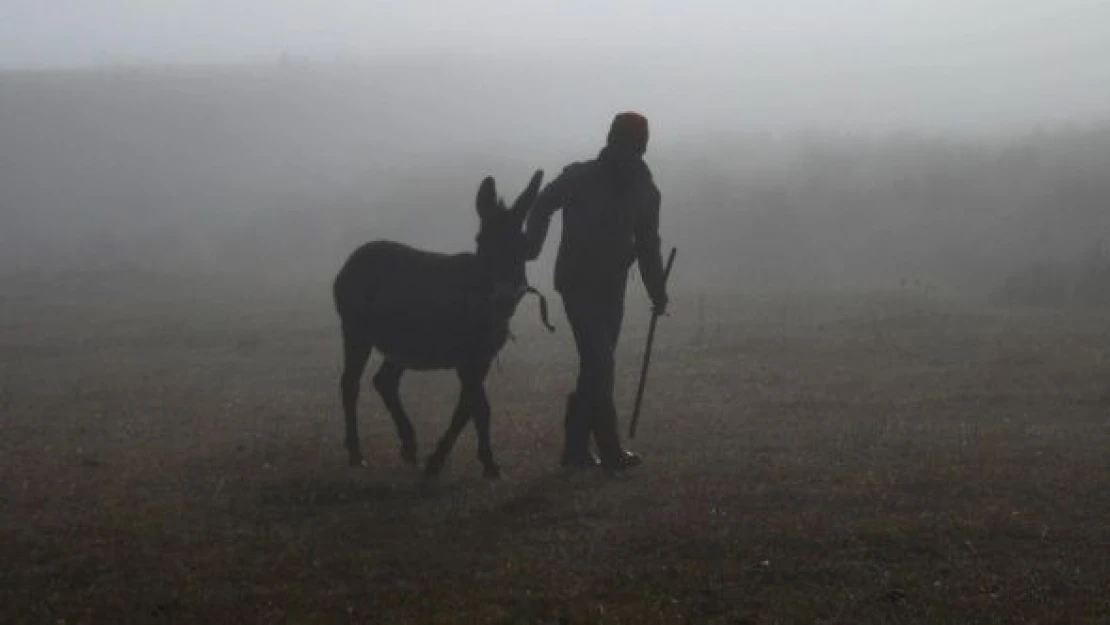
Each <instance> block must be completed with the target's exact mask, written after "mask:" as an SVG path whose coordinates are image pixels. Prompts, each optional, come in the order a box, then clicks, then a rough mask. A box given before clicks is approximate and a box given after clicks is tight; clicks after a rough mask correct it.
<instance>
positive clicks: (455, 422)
mask: <svg viewBox="0 0 1110 625" xmlns="http://www.w3.org/2000/svg"><path fill="white" fill-rule="evenodd" d="M469 420H470V406H469V405H468V402H467V395H466V391H465V389H464V390H463V392H462V393H460V394H459V403H458V404H456V405H455V412H454V414H452V415H451V425H449V426H447V431H446V432H444V433H443V436H442V437H440V439H439V443H437V444H436V449H435V451H433V452H432V454H431V455H430V456H428V464H427V465H425V466H424V475H427V476H428V477H434V476H436V475H439V472H440V471H442V470H443V463H444V462H445V461H446V460H447V454H449V453H451V448H452V447H454V446H455V440H456V439H457V438H458V437H459V432H462V429H463V427H464V426H465V425H466V422H467V421H469Z"/></svg>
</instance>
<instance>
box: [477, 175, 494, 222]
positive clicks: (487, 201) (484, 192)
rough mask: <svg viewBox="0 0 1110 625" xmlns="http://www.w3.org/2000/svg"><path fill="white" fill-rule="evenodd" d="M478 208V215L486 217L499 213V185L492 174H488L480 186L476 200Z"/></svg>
mask: <svg viewBox="0 0 1110 625" xmlns="http://www.w3.org/2000/svg"><path fill="white" fill-rule="evenodd" d="M475 204H476V206H477V208H478V217H480V218H482V219H485V218H487V217H490V216H492V215H494V214H496V213H497V211H498V210H499V209H498V206H497V187H496V185H494V183H493V177H492V176H486V177H485V179H483V180H482V184H481V185H479V186H478V197H477V199H476V201H475Z"/></svg>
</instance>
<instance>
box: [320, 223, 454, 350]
mask: <svg viewBox="0 0 1110 625" xmlns="http://www.w3.org/2000/svg"><path fill="white" fill-rule="evenodd" d="M474 267H475V256H474V254H469V253H462V254H444V253H439V252H431V251H427V250H420V249H416V248H413V247H411V246H409V245H405V244H403V243H398V242H395V241H371V242H369V243H366V244H364V245H362V246H360V247H359V248H357V249H356V250H355V251H354V252H352V253H351V255H350V256H349V257H348V258H347V261H346V262H345V263H344V264H343V267H342V268H341V269H340V270H339V273H338V275H337V276H336V278H335V283H334V288H333V294H334V297H335V306H336V310H337V311H338V313H339V317H340V319H341V321H342V323H343V326H344V332H345V333H348V332H349V333H352V334H357V335H358V336H359V337H360V338H361V339H362V341H365V342H367V343H369V344H371V345H373V346H375V347H377V348H378V349H379V350H380V351H382V352H383V354H384V355H386V356H388V357H390V358H391V359H393V360H394V361H396V362H397V363H398V364H400V365H403V366H404V367H405V368H406V369H416V370H421V369H448V368H454V367H456V366H458V365H459V364H460V362H459V361H460V360H461V359H462V358H464V357H465V355H466V354H465V350H466V348H467V345H466V343H467V339H468V338H469V335H470V334H472V328H469V327H467V325H468V324H467V321H468V317H469V316H468V314H467V312H468V311H467V309H468V304H469V301H470V300H471V299H472V298H473V295H472V288H471V286H472V285H473V284H474V281H475V276H474V273H475V272H474Z"/></svg>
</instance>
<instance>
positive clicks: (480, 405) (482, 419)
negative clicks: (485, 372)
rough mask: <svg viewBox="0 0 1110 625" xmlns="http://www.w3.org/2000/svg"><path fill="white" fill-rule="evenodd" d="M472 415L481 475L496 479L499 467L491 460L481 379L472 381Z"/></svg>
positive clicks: (499, 470)
mask: <svg viewBox="0 0 1110 625" xmlns="http://www.w3.org/2000/svg"><path fill="white" fill-rule="evenodd" d="M471 392H472V393H473V398H474V404H473V415H472V416H473V417H474V429H476V430H478V461H479V462H481V463H482V476H483V477H487V478H491V479H497V478H499V477H501V468H500V467H498V466H497V463H496V462H494V461H493V449H491V447H490V442H489V438H490V437H489V415H490V409H489V398H487V397H486V389H485V385H484V384H483V381H482V380H478V381H477V382H475V383H474V388H473V390H472V391H471Z"/></svg>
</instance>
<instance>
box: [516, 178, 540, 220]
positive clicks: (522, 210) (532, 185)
mask: <svg viewBox="0 0 1110 625" xmlns="http://www.w3.org/2000/svg"><path fill="white" fill-rule="evenodd" d="M542 182H543V170H542V169H537V170H536V173H534V174H532V180H531V181H530V182H529V183H528V186H527V187H526V188H525V189H524V191H523V192H521V194H520V197H518V198H517V199H516V202H513V208H512V211H513V216H514V217H516V218H517V219H519V220H521V221H523V220H524V216H525V215H527V214H528V210H529V209H531V208H532V204H535V203H536V196H537V195H539V192H540V184H541V183H542Z"/></svg>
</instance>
